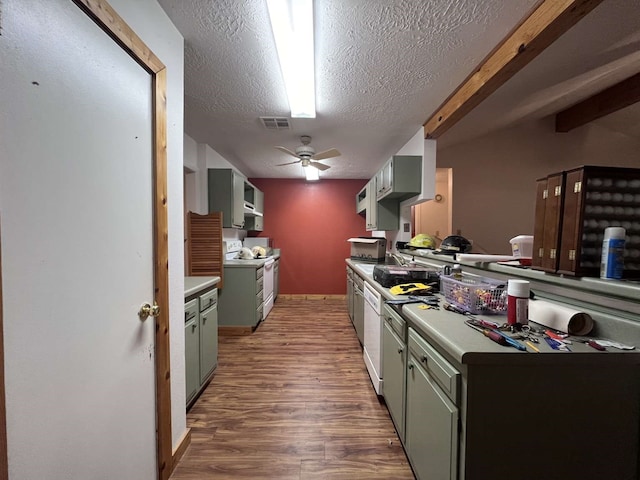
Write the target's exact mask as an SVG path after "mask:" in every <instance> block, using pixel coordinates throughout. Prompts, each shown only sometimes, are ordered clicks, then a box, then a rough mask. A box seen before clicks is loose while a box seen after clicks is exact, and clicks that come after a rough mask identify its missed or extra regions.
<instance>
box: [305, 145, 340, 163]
mask: <svg viewBox="0 0 640 480" xmlns="http://www.w3.org/2000/svg"><path fill="white" fill-rule="evenodd" d="M340 155H342V154H341V153H340V152H339V151H338V150H336V149H335V148H330V149H329V150H325V151H324V152H320V153H316V154H315V155H314V156H313V157H311V158H313V159H314V160H324V159H325V158H333V157H339V156H340Z"/></svg>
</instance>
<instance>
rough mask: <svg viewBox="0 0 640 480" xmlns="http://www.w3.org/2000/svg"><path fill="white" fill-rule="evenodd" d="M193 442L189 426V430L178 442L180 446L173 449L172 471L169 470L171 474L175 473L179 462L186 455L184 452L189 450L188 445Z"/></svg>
mask: <svg viewBox="0 0 640 480" xmlns="http://www.w3.org/2000/svg"><path fill="white" fill-rule="evenodd" d="M190 444H191V429H190V428H187V430H186V431H185V432H184V434H183V435H182V438H181V439H180V441H179V442H178V447H177V448H176V449H175V450H174V451H173V455H172V459H171V472H169V476H171V474H172V473H173V471H174V470H175V468H176V465H178V462H179V461H180V459H181V458H182V456H183V455H184V452H186V451H187V447H188V446H189V445H190Z"/></svg>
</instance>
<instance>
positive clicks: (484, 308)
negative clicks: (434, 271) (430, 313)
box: [440, 275, 507, 315]
mask: <svg viewBox="0 0 640 480" xmlns="http://www.w3.org/2000/svg"><path fill="white" fill-rule="evenodd" d="M440 293H442V294H443V295H444V298H445V299H446V300H447V302H449V303H451V304H453V305H455V306H456V307H458V308H461V309H463V310H464V311H466V312H470V313H482V314H502V315H506V313H507V284H506V283H504V282H501V281H499V280H493V279H491V278H484V277H462V278H453V277H452V276H447V275H441V276H440Z"/></svg>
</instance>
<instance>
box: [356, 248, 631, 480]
mask: <svg viewBox="0 0 640 480" xmlns="http://www.w3.org/2000/svg"><path fill="white" fill-rule="evenodd" d="M407 258H408V259H412V257H407ZM413 259H414V260H416V261H417V263H420V264H421V265H423V266H432V267H434V268H439V267H441V266H442V265H445V264H449V263H452V262H453V259H452V258H449V257H446V258H436V259H431V258H424V259H423V258H420V259H417V258H413ZM346 262H347V265H348V266H349V267H351V269H352V270H353V272H355V273H356V274H357V275H359V276H360V277H362V278H363V279H364V280H365V281H366V282H367V283H369V284H370V285H372V286H373V287H374V288H375V289H376V290H377V291H378V292H380V293H381V294H382V295H383V297H384V298H385V299H393V298H398V297H395V296H394V295H392V294H391V293H390V291H389V289H387V288H384V287H382V286H381V285H380V284H378V283H377V282H375V281H374V280H373V278H372V275H371V273H370V272H371V266H363V265H362V264H358V263H356V262H353V261H351V260H347V261H346ZM501 268H502V269H506V270H505V271H495V270H496V269H498V270H500V269H501ZM510 268H511V269H510ZM463 271H465V272H467V273H476V274H480V275H483V276H488V277H495V278H498V277H499V276H500V275H502V276H503V277H502V278H501V279H503V280H504V279H506V278H521V277H523V276H524V277H525V278H531V277H534V279H535V283H534V281H532V290H533V291H535V292H536V293H538V294H539V295H540V296H541V297H544V298H545V299H547V300H550V301H558V300H563V302H562V303H564V300H566V301H569V302H571V304H572V305H574V306H578V305H579V306H580V307H581V308H584V309H585V311H588V312H589V313H590V314H591V315H592V316H593V318H594V320H595V322H596V326H597V328H596V331H597V332H598V335H601V336H605V335H604V334H605V333H606V336H607V337H609V338H611V339H615V340H619V341H623V342H624V343H627V344H628V343H632V344H633V343H634V341H635V339H638V330H639V329H640V324H639V323H638V316H637V315H635V314H634V313H633V311H634V309H635V308H637V307H638V305H637V302H638V300H637V299H638V297H639V296H640V295H638V292H637V291H636V295H635V296H634V295H633V292H632V291H633V288H634V287H633V286H628V285H623V286H622V287H621V288H620V289H617V290H616V289H615V288H614V287H612V286H611V285H605V286H601V288H596V287H594V285H598V282H594V281H585V282H580V281H577V280H576V279H571V281H564V280H563V279H558V278H550V279H549V280H548V281H545V276H544V274H543V275H541V276H540V277H538V276H537V274H538V273H540V272H533V273H532V272H529V271H527V270H524V269H519V268H512V267H508V266H492V267H491V268H489V269H485V268H483V266H480V265H463ZM512 271H513V272H514V273H511V272H512ZM590 280H594V279H590ZM534 284H535V287H534ZM576 284H578V285H580V286H581V288H576ZM584 285H586V286H584ZM602 291H605V292H606V293H605V294H602V293H599V292H602ZM614 291H615V295H616V297H615V298H616V302H617V305H618V307H619V309H612V308H608V307H606V305H607V304H608V303H609V302H610V296H611V295H614ZM559 292H560V293H562V294H564V295H560V294H559ZM568 293H569V294H574V295H573V296H566V295H567V294H568ZM593 296H598V297H602V298H591V297H593ZM585 297H587V298H590V299H591V300H592V301H591V302H589V303H585V302H584V300H583V299H584V298H585ZM477 317H479V318H486V319H488V320H494V321H497V322H499V323H502V322H504V321H505V317H504V316H481V315H478V316H477ZM382 318H383V320H382V321H381V323H382V324H383V325H381V326H380V328H382V329H383V332H382V346H381V349H382V352H383V359H382V362H383V388H382V392H383V396H384V397H385V400H386V403H387V406H388V408H389V410H390V414H391V417H392V419H393V421H394V424H395V425H396V429H397V431H398V434H399V436H400V438H401V440H402V442H403V445H404V447H405V450H406V452H407V456H408V457H409V460H410V462H411V464H412V467H413V469H414V472H415V473H416V476H417V478H418V479H422V480H426V479H429V480H431V479H458V480H482V479H504V480H511V479H518V480H520V479H531V480H533V479H540V478H549V479H551V478H558V479H581V480H582V479H594V480H595V479H602V478H608V479H635V478H637V476H638V451H639V448H638V443H639V428H638V425H639V422H640V377H639V375H638V373H639V372H640V368H639V366H640V353H639V352H637V351H636V350H633V351H618V350H613V349H609V350H608V351H606V352H599V351H596V350H593V349H591V348H590V347H588V346H586V345H583V344H577V343H576V344H574V345H573V348H572V351H571V352H559V351H555V350H552V349H551V348H549V347H548V346H547V345H546V344H542V343H541V344H539V347H538V348H539V350H540V353H534V352H533V351H531V350H529V352H522V351H518V350H516V349H515V348H512V347H505V346H501V345H498V344H496V343H494V342H492V341H491V340H490V339H488V338H486V337H484V336H483V335H482V334H481V333H480V332H477V331H475V330H473V329H471V328H469V327H468V326H466V325H465V323H464V320H465V319H466V318H467V317H466V316H463V315H460V314H457V313H453V312H449V311H445V310H434V309H428V310H424V309H422V307H421V306H420V305H419V304H408V305H405V306H402V307H393V308H391V307H390V306H389V305H387V306H386V307H385V313H384V315H383V316H382ZM634 318H635V320H634ZM632 340H633V341H632Z"/></svg>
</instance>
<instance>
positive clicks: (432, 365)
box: [409, 328, 460, 404]
mask: <svg viewBox="0 0 640 480" xmlns="http://www.w3.org/2000/svg"><path fill="white" fill-rule="evenodd" d="M409 352H411V354H413V356H414V357H415V358H416V359H417V360H418V361H419V362H420V365H421V366H422V367H423V368H424V369H425V370H426V371H427V372H429V373H430V374H431V376H432V377H433V378H434V380H435V381H436V382H437V383H438V384H439V385H440V386H441V387H442V389H443V390H444V391H445V393H446V394H447V395H449V397H450V398H451V400H453V402H454V403H456V404H457V403H458V389H459V383H460V372H459V371H458V370H456V369H455V368H453V366H452V365H451V364H450V363H449V362H448V361H447V360H446V359H445V358H444V357H443V356H442V355H440V354H439V353H438V352H437V351H436V350H435V349H434V348H433V347H432V346H431V345H429V343H427V341H426V340H424V339H423V338H422V337H421V336H420V335H419V334H418V333H417V332H416V331H415V330H414V329H413V328H409Z"/></svg>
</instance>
